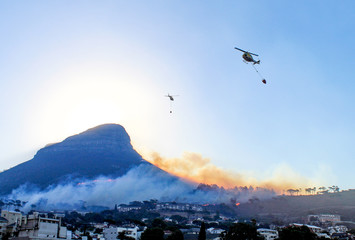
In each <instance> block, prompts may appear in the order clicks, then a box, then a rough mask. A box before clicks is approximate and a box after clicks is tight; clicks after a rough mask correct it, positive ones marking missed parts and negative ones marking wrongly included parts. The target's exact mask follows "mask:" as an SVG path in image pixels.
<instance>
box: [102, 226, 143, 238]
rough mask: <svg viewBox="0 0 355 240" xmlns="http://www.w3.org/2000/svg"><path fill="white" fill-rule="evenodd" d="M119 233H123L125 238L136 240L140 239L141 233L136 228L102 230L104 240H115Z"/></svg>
mask: <svg viewBox="0 0 355 240" xmlns="http://www.w3.org/2000/svg"><path fill="white" fill-rule="evenodd" d="M120 232H125V235H126V236H127V237H132V238H134V239H136V240H138V239H140V237H141V235H142V232H143V231H141V230H140V229H139V228H138V227H137V226H135V227H109V228H104V230H103V234H104V238H105V240H117V236H118V234H119V233H120Z"/></svg>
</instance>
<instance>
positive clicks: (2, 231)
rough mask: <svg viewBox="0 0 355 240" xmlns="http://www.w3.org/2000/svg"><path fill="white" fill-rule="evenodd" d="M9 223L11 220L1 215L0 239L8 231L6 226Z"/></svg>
mask: <svg viewBox="0 0 355 240" xmlns="http://www.w3.org/2000/svg"><path fill="white" fill-rule="evenodd" d="M8 224H9V221H8V220H7V219H6V218H3V217H0V239H2V237H3V236H4V235H5V233H6V226H7V225H8Z"/></svg>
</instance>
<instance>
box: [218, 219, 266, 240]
mask: <svg viewBox="0 0 355 240" xmlns="http://www.w3.org/2000/svg"><path fill="white" fill-rule="evenodd" d="M221 239H222V240H262V239H263V237H261V236H259V234H258V232H257V231H256V227H255V226H252V225H250V224H247V223H236V224H233V225H232V226H230V227H229V230H228V232H226V233H222V234H221Z"/></svg>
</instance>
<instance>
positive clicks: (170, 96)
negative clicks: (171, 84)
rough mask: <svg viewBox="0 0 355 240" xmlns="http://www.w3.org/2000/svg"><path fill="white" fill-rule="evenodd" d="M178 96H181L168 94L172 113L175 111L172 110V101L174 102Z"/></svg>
mask: <svg viewBox="0 0 355 240" xmlns="http://www.w3.org/2000/svg"><path fill="white" fill-rule="evenodd" d="M177 96H179V95H170V94H169V93H168V95H165V97H168V98H169V99H170V113H173V111H172V110H171V108H172V101H174V97H177Z"/></svg>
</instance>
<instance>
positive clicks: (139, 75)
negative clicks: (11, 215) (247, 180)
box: [0, 0, 355, 188]
mask: <svg viewBox="0 0 355 240" xmlns="http://www.w3.org/2000/svg"><path fill="white" fill-rule="evenodd" d="M354 7H355V3H354V2H353V1H350V0H349V1H337V2H336V1H312V2H309V1H297V2H289V1H266V0H265V1H252V2H251V1H249V2H248V1H88V0H86V1H65V0H62V1H1V2H0V35H1V36H2V37H1V38H0V91H1V94H0V111H1V113H2V117H1V118H0V132H1V135H0V145H1V146H2V151H1V152H2V154H1V156H0V169H7V168H10V167H12V166H15V165H17V164H19V163H21V162H24V161H27V160H29V159H31V158H32V157H33V155H34V154H35V153H36V151H37V150H38V149H40V148H41V147H43V146H44V145H46V144H47V143H51V142H58V141H62V140H63V139H64V138H66V137H68V136H70V135H73V134H77V133H79V132H81V131H84V130H86V129H88V128H91V127H94V126H96V125H99V124H103V123H108V122H114V123H119V124H122V125H123V126H124V127H125V128H126V130H127V131H128V133H129V134H130V136H131V139H132V143H133V145H134V146H135V148H136V149H138V150H139V151H140V152H142V153H149V152H150V151H156V152H158V153H160V154H161V155H162V156H164V157H167V158H173V157H180V156H181V155H182V154H183V153H184V152H186V151H187V152H195V153H199V154H201V155H202V156H203V157H205V158H209V159H210V160H211V162H212V163H213V164H214V165H216V166H218V167H220V168H223V169H228V170H231V171H234V172H241V173H245V174H250V175H253V176H255V177H257V178H261V179H263V178H268V177H270V176H271V175H273V174H274V173H275V171H282V169H291V170H292V172H293V173H297V174H299V175H302V176H303V177H305V178H307V179H311V180H314V181H315V182H316V183H319V184H324V185H326V184H330V185H333V184H335V185H339V186H340V187H341V188H353V187H354V186H353V182H354V180H355V179H354V174H353V171H354V168H353V165H352V163H353V162H354V160H355V159H354V156H355V150H354V147H353V143H354V142H355V141H354V140H355V139H354V138H355V126H354V125H355V116H354V107H353V105H354V100H355V96H354V90H355V83H354V72H353V65H354V60H353V56H354V53H355V47H354V39H355V29H354V27H353V26H354V23H355V14H354V11H353V9H354ZM235 46H236V47H239V48H242V49H245V50H249V51H251V52H255V53H258V54H259V56H260V60H261V65H260V66H258V69H259V71H260V73H261V74H262V75H263V76H264V77H265V78H266V80H267V81H268V84H267V85H264V84H262V83H261V79H260V77H259V76H258V75H257V74H256V73H255V72H254V70H253V68H252V67H251V66H250V65H247V64H244V63H243V61H242V59H241V53H240V52H238V51H235V50H234V49H233V48H234V47H235ZM167 93H170V94H178V95H179V97H177V98H176V101H175V102H174V103H173V105H172V110H173V114H170V113H169V110H170V103H169V101H168V99H167V98H165V97H164V95H166V94H167Z"/></svg>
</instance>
